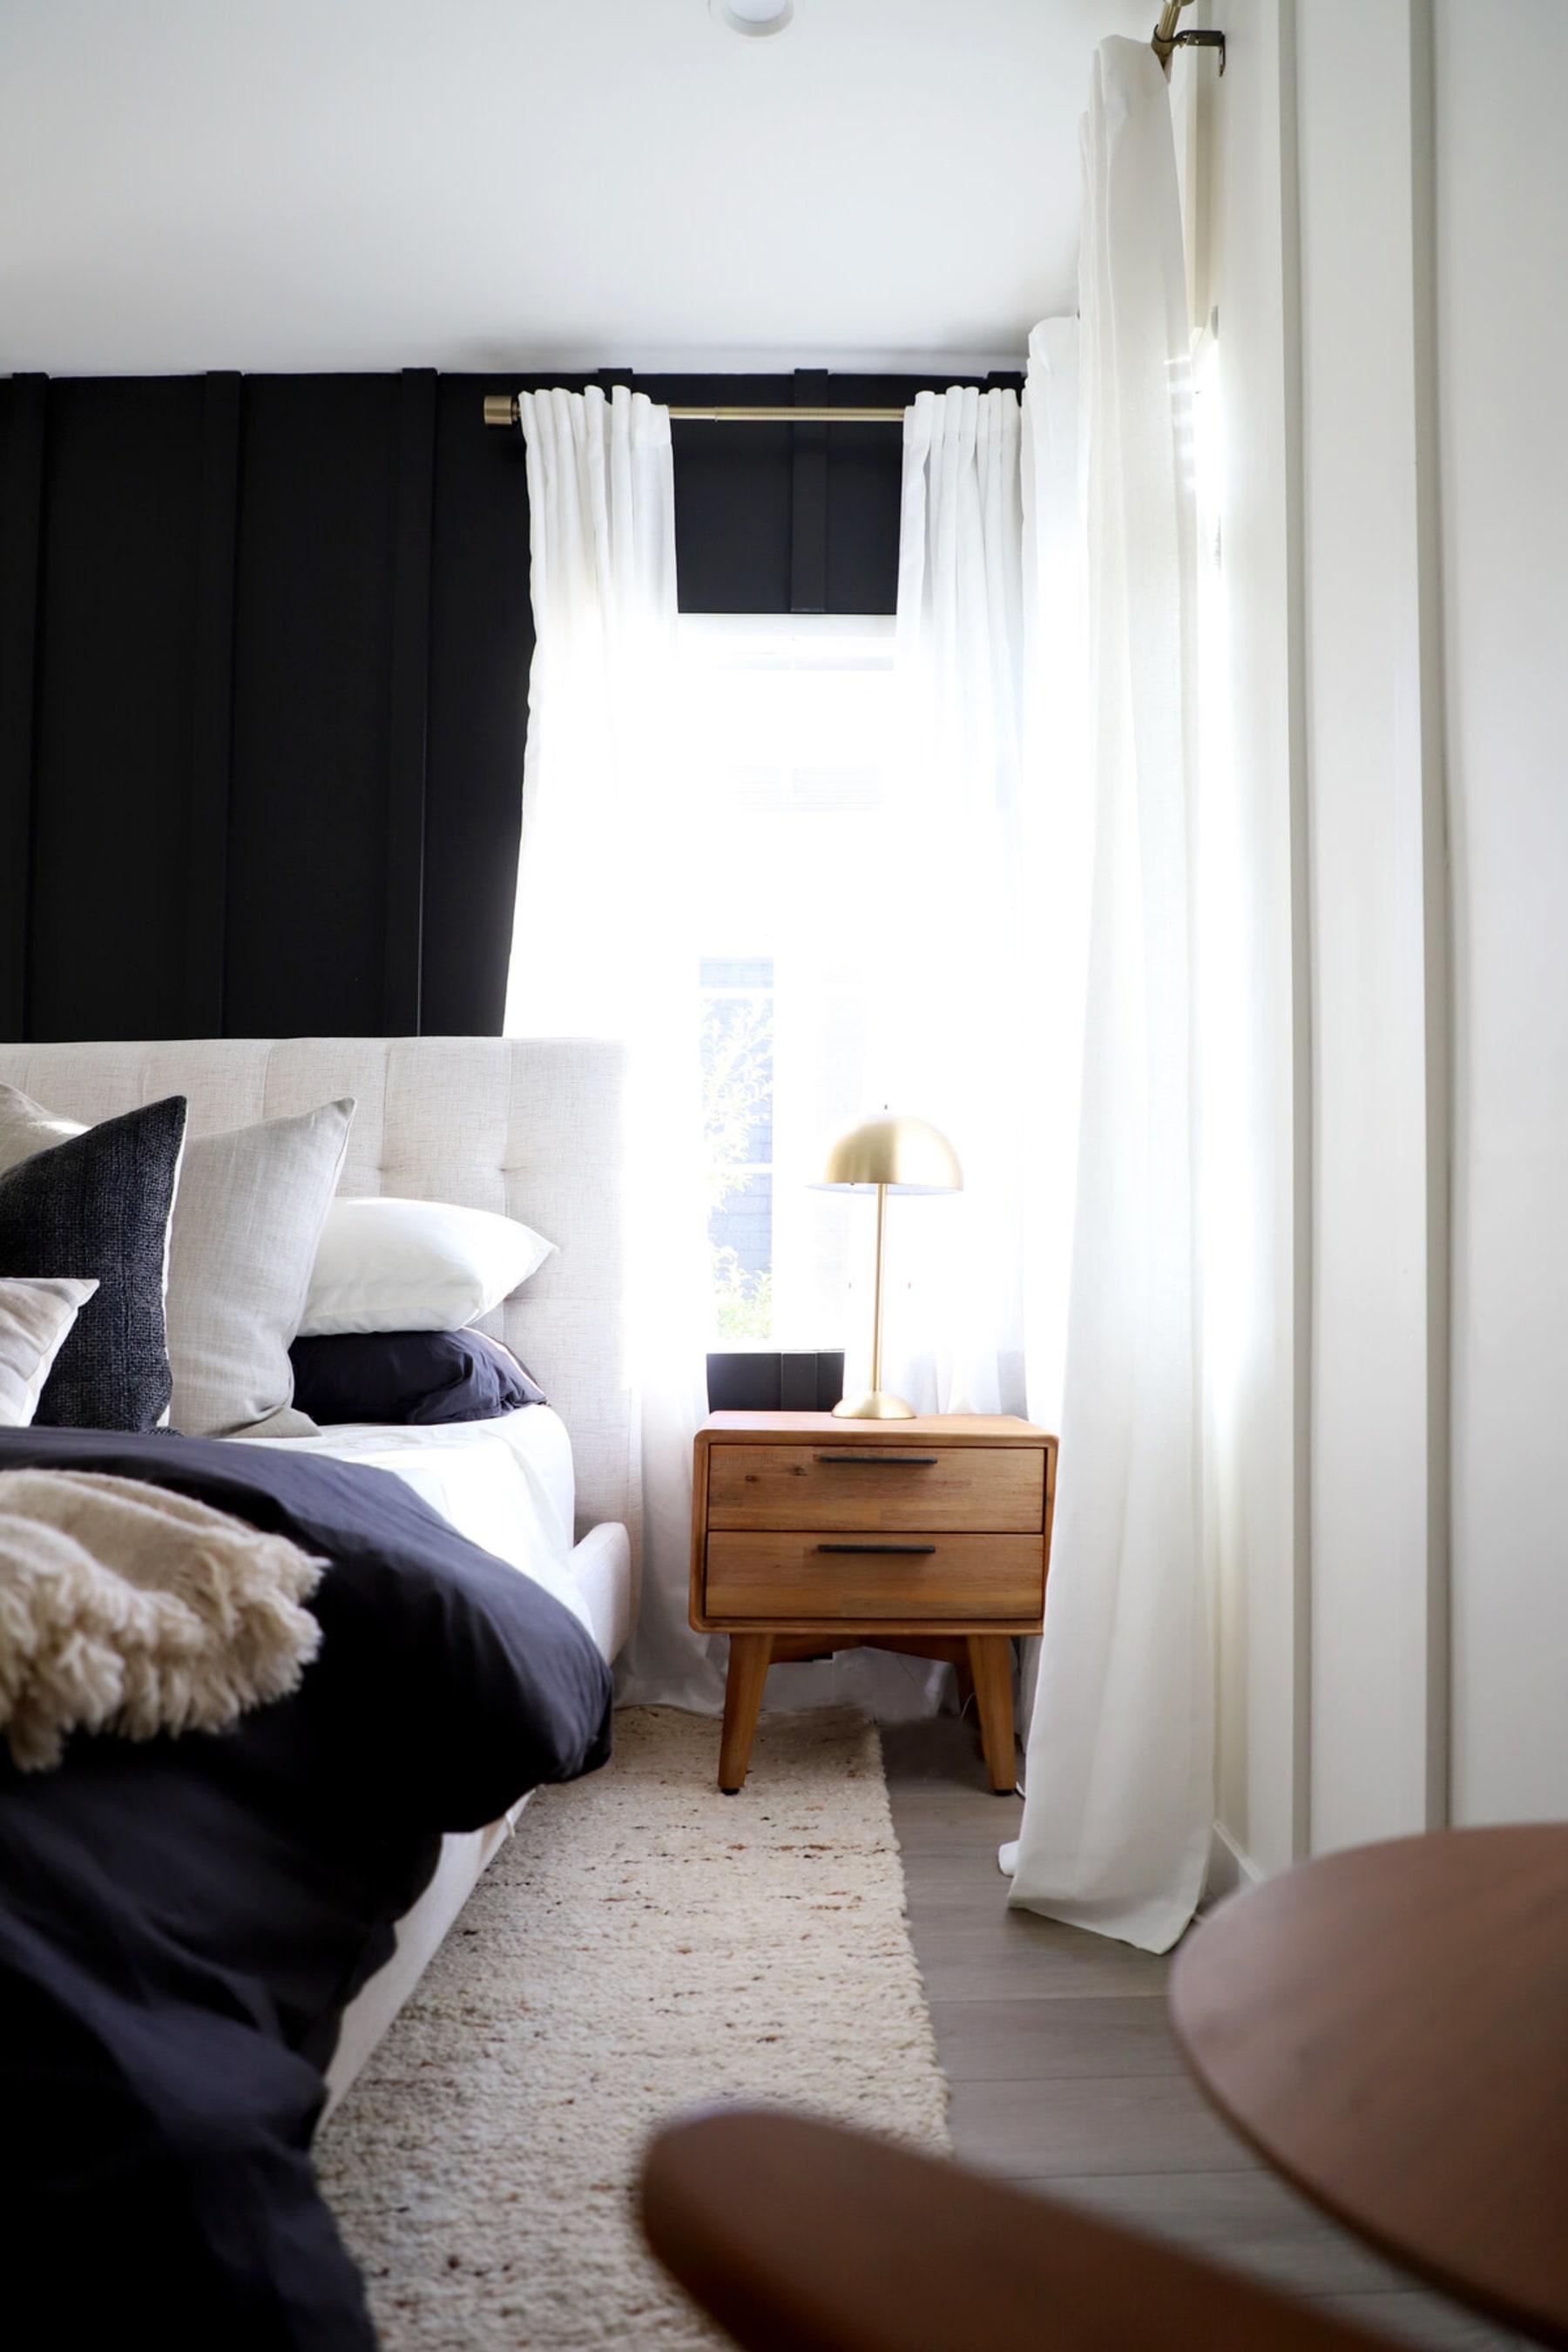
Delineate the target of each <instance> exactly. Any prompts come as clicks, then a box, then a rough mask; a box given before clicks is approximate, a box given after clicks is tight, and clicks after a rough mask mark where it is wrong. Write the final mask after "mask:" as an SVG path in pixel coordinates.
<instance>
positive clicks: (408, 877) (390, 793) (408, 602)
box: [383, 368, 436, 1037]
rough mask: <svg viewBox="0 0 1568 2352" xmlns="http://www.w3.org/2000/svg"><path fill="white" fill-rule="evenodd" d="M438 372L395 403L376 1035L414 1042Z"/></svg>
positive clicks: (404, 385) (411, 375)
mask: <svg viewBox="0 0 1568 2352" xmlns="http://www.w3.org/2000/svg"><path fill="white" fill-rule="evenodd" d="M435 484H436V372H435V370H434V369H433V368H408V369H405V372H404V374H403V377H402V381H401V384H400V388H399V394H398V425H397V522H396V534H397V536H396V554H395V572H394V582H393V599H392V681H391V683H392V708H391V713H390V724H389V730H388V741H387V777H386V782H387V816H386V936H385V941H384V967H383V987H384V1011H383V1026H384V1031H385V1034H387V1035H388V1036H391V1037H396V1036H410V1037H412V1036H417V1034H419V1026H420V1003H421V985H422V982H421V974H422V970H423V961H424V930H425V915H424V908H425V766H426V737H427V722H428V715H429V701H430V563H431V523H432V517H433V511H434V501H435Z"/></svg>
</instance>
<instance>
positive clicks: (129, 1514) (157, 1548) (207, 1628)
mask: <svg viewBox="0 0 1568 2352" xmlns="http://www.w3.org/2000/svg"><path fill="white" fill-rule="evenodd" d="M324 1566H325V1562H324V1561H321V1560H319V1559H310V1557H309V1555H308V1554H307V1553H305V1552H302V1551H301V1550H300V1549H299V1547H298V1546H297V1545H295V1544H292V1543H289V1541H288V1540H287V1538H284V1537H282V1536H269V1535H263V1534H262V1533H261V1532H260V1531H259V1530H258V1528H251V1527H247V1526H246V1524H245V1523H244V1521H243V1520H240V1519H234V1518H230V1517H228V1515H227V1514H226V1512H223V1511H215V1510H211V1509H209V1508H208V1507H207V1505H206V1504H205V1503H196V1502H193V1501H191V1500H189V1499H188V1498H187V1497H186V1496H184V1495H175V1494H172V1493H170V1492H169V1490H168V1489H167V1488H166V1487H163V1486H144V1485H143V1484H142V1482H141V1481H140V1480H139V1479H135V1478H111V1477H108V1476H105V1475H102V1474H101V1473H100V1472H98V1471H91V1470H8V1471H5V1473H3V1474H0V1730H3V1731H4V1732H5V1738H6V1739H7V1741H8V1742H9V1745H10V1749H11V1754H12V1757H13V1759H14V1760H15V1761H16V1764H17V1765H18V1766H19V1767H20V1769H22V1770H23V1771H24V1772H38V1771H44V1770H47V1769H48V1768H49V1767H50V1766H51V1765H55V1764H58V1762H59V1760H60V1757H61V1755H62V1753H63V1752H64V1746H65V1736H66V1734H67V1733H68V1732H71V1731H113V1732H118V1733H120V1734H121V1736H122V1737H123V1738H127V1739H151V1738H153V1735H154V1734H155V1733H157V1732H160V1731H170V1732H179V1731H220V1730H222V1729H223V1727H224V1726H225V1725H226V1724H230V1723H233V1722H234V1721H235V1719H236V1718H237V1717H238V1716H240V1715H242V1714H244V1712H245V1710H246V1709H247V1707H252V1706H260V1705H261V1704H262V1703H263V1702H264V1701H266V1700H268V1699H274V1698H282V1697H283V1696H286V1694H287V1693H288V1692H289V1691H291V1690H296V1689H298V1687H299V1684H300V1675H301V1674H302V1673H303V1671H304V1668H305V1666H306V1665H307V1664H309V1662H310V1659H311V1658H313V1657H314V1656H315V1654H316V1651H317V1648H318V1647H319V1645H320V1643H321V1627H320V1626H319V1625H318V1624H317V1622H316V1620H315V1619H314V1617H312V1616H311V1614H310V1611H309V1610H308V1609H306V1608H305V1607H304V1606H303V1603H304V1601H305V1600H306V1598H307V1597H308V1595H309V1594H310V1593H311V1592H313V1591H315V1588H316V1585H317V1583H318V1582H319V1581H320V1579H321V1570H322V1569H323V1567H324Z"/></svg>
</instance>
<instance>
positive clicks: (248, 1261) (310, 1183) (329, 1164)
mask: <svg viewBox="0 0 1568 2352" xmlns="http://www.w3.org/2000/svg"><path fill="white" fill-rule="evenodd" d="M353 1111H354V1107H353V1098H352V1097H344V1098H343V1100H342V1101H341V1102H333V1103H323V1104H322V1105H321V1108H319V1109H317V1110H308V1111H301V1112H300V1113H298V1114H297V1115H296V1116H295V1117H293V1118H265V1119H262V1120H260V1121H259V1122H258V1124H257V1125H256V1126H254V1127H237V1128H230V1129H227V1130H226V1131H225V1132H224V1133H222V1134H219V1135H197V1136H191V1135H187V1137H186V1140H185V1150H184V1160H183V1161H182V1162H181V1166H180V1181H179V1189H178V1191H177V1192H176V1193H175V1195H174V1216H173V1219H172V1221H171V1223H170V1237H169V1279H168V1296H167V1298H166V1300H165V1321H166V1324H167V1329H168V1348H169V1362H170V1365H171V1367H172V1368H173V1370H174V1399H173V1402H172V1404H171V1406H170V1412H169V1418H170V1421H171V1423H173V1425H174V1428H175V1429H177V1430H180V1431H182V1432H183V1433H184V1435H185V1436H187V1437H237V1436H247V1437H309V1436H310V1434H311V1433H313V1431H314V1429H315V1426H316V1424H315V1423H314V1422H313V1421H312V1420H311V1419H310V1415H309V1414H308V1413H303V1412H295V1411H294V1408H293V1396H294V1372H293V1367H292V1366H291V1365H290V1363H289V1344H290V1342H291V1341H292V1339H293V1338H294V1335H295V1332H296V1331H297V1330H298V1328H299V1326H300V1316H301V1315H302V1313H303V1312H304V1307H305V1298H306V1294H307V1292H308V1291H309V1289H310V1269H311V1267H312V1266H313V1265H314V1264H315V1262H316V1244H317V1243H318V1242H319V1241H320V1240H321V1227H322V1225H323V1224H324V1223H325V1222H326V1215H327V1211H328V1209H329V1208H330V1207H331V1201H332V1195H333V1193H334V1192H336V1191H337V1187H338V1178H339V1175H340V1174H341V1173H342V1164H343V1154H344V1152H345V1151H346V1150H347V1149H348V1139H349V1126H350V1122H351V1121H352V1119H353ZM85 1131H86V1130H85V1129H83V1128H82V1127H81V1125H80V1124H79V1122H78V1121H76V1120H74V1119H66V1118H60V1117H58V1114H57V1113H55V1112H53V1111H48V1110H46V1109H44V1108H43V1107H42V1105H41V1104H39V1103H36V1102H34V1101H33V1100H32V1099H31V1098H30V1097H28V1096H26V1095H25V1094H23V1093H22V1092H21V1090H20V1088H19V1087H7V1086H0V1172H3V1171H5V1169H6V1168H8V1167H12V1166H14V1165H15V1164H16V1162H17V1161H18V1160H26V1159H29V1158H31V1156H32V1154H33V1153H34V1152H36V1151H47V1150H48V1149H49V1148H50V1147H51V1146H52V1145H54V1144H57V1143H63V1142H64V1141H66V1139H68V1137H70V1136H73V1135H81V1134H83V1133H85Z"/></svg>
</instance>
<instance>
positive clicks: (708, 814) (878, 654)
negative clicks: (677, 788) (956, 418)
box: [680, 614, 893, 1347]
mask: <svg viewBox="0 0 1568 2352" xmlns="http://www.w3.org/2000/svg"><path fill="white" fill-rule="evenodd" d="M680 632H681V695H682V725H681V737H680V740H681V742H682V745H683V747H684V750H685V753H686V756H687V757H688V759H689V785H690V789H691V793H692V800H693V804H694V806H695V807H696V809H697V811H698V821H697V824H696V827H695V833H696V837H697V841H698V847H697V850H696V852H695V855H696V858H697V864H698V872H697V875H696V886H697V887H696V901H697V907H698V910H699V938H698V940H697V947H698V952H699V956H700V991H701V1007H702V1013H701V1017H702V1075H703V1097H704V1099H703V1114H704V1126H705V1130H706V1136H707V1144H708V1182H709V1242H710V1254H711V1260H712V1268H713V1328H714V1332H715V1336H716V1337H718V1338H720V1339H723V1340H727V1341H731V1342H733V1341H736V1340H740V1341H745V1340H749V1339H754V1340H764V1339H771V1340H772V1341H773V1343H774V1344H775V1345H784V1346H800V1347H817V1346H824V1347H826V1346H831V1345H836V1344H838V1343H840V1342H841V1341H842V1339H843V1336H844V1326H845V1320H846V1318H845V1313H844V1307H845V1290H846V1285H847V1278H848V1268H849V1264H850V1257H849V1252H850V1247H851V1244H852V1242H853V1240H854V1238H855V1234H856V1233H857V1231H858V1226H857V1225H856V1223H855V1221H854V1220H853V1219H852V1218H851V1217H849V1216H848V1215H847V1214H846V1213H845V1209H844V1205H843V1204H842V1203H841V1202H835V1201H833V1200H832V1199H831V1197H830V1196H826V1195H824V1194H821V1193H818V1192H813V1191H811V1190H810V1189H809V1188H810V1183H811V1179H812V1178H813V1177H814V1176H815V1175H816V1172H817V1160H818V1158H819V1155H820V1152H821V1149H822V1145H823V1143H824V1140H825V1139H826V1137H827V1136H828V1135H830V1134H831V1133H832V1132H833V1131H834V1130H835V1129H837V1128H839V1127H842V1126H847V1124H848V1123H849V1121H850V1120H851V1119H853V1118H856V1117H857V1116H858V1114H859V1113H860V1112H861V1111H862V1110H863V1109H864V1108H865V1107H866V1102H865V1093H864V1087H865V1079H866V1068H867V1050H866V1049H867V1039H868V988H869V987H870V985H871V982H872V969H871V968H872V965H873V962H874V957H873V955H872V952H871V950H870V946H869V941H868V919H867V910H868V906H869V905H871V904H873V903H874V894H876V892H877V891H878V887H879V878H880V877H881V864H880V856H879V853H880V848H881V845H882V824H881V810H882V803H883V789H884V772H885V767H886V761H887V757H888V749H889V741H890V740H891V729H892V724H893V701H892V695H893V623H892V621H891V620H890V619H882V618H879V617H872V618H855V619H848V620H846V619H841V618H838V617H837V616H833V617H818V616H805V615H793V616H774V615H762V616H758V617H755V618H752V616H750V615H742V616H731V615H728V614H726V615H722V616H718V615H713V616H710V615H686V616H684V617H683V618H682V621H681V624H680Z"/></svg>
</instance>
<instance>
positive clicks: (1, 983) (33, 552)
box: [0, 375, 48, 1037]
mask: <svg viewBox="0 0 1568 2352" xmlns="http://www.w3.org/2000/svg"><path fill="white" fill-rule="evenodd" d="M47 381H48V380H47V377H45V376H41V375H18V376H14V377H13V378H12V380H11V383H10V385H9V387H8V392H7V396H6V399H5V404H4V407H3V409H0V416H3V418H4V425H3V429H0V1034H4V1035H5V1036H7V1037H24V1036H26V1011H27V1007H26V986H27V915H28V898H29V895H30V893H29V881H30V867H31V862H32V825H33V702H34V689H35V672H36V667H37V629H38V561H39V552H40V549H41V545H42V529H43V507H44V412H45V403H46V399H47Z"/></svg>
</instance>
